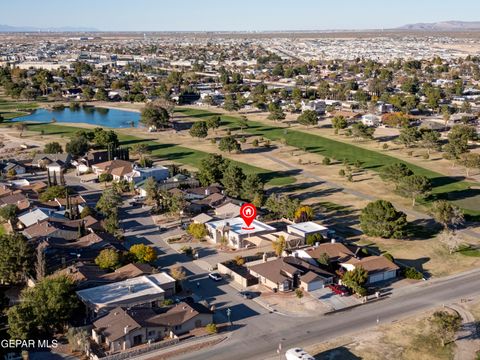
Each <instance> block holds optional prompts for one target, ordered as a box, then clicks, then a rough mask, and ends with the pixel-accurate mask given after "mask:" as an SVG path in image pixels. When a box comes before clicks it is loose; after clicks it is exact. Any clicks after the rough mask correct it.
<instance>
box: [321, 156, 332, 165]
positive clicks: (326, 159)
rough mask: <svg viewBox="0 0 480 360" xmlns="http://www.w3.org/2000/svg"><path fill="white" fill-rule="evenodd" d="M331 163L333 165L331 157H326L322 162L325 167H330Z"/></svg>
mask: <svg viewBox="0 0 480 360" xmlns="http://www.w3.org/2000/svg"><path fill="white" fill-rule="evenodd" d="M331 163H332V161H331V160H330V158H329V157H324V158H323V160H322V164H323V165H330V164H331Z"/></svg>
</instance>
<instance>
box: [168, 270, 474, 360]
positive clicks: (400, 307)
mask: <svg viewBox="0 0 480 360" xmlns="http://www.w3.org/2000/svg"><path fill="white" fill-rule="evenodd" d="M479 295H480V270H477V271H472V272H469V273H465V274H462V275H461V276H457V277H455V278H449V279H443V280H437V281H431V282H425V283H422V284H420V285H419V286H417V287H415V288H412V291H411V292H409V293H404V294H403V295H398V296H394V297H392V298H389V299H385V300H381V301H377V302H375V303H370V304H366V305H362V306H359V307H357V308H354V309H351V310H348V311H344V312H338V313H335V314H332V315H326V316H313V317H312V318H309V319H308V320H306V319H305V318H301V319H300V318H298V319H296V318H285V317H281V316H280V315H275V314H264V315H259V316H256V317H254V318H252V319H249V321H248V322H247V323H246V324H245V325H247V326H245V327H240V328H239V329H237V330H235V331H234V332H233V334H232V336H231V337H230V338H229V339H227V340H225V341H224V342H222V343H220V344H218V345H216V346H214V347H212V348H207V349H204V350H200V351H198V352H195V353H190V354H185V355H183V356H179V357H178V358H176V359H182V360H187V359H189V360H190V359H191V360H193V359H195V360H202V359H209V360H217V359H218V360H224V359H229V360H237V359H238V360H245V359H262V360H264V359H269V358H272V359H273V358H276V359H278V358H279V355H277V353H276V351H277V348H278V345H279V343H281V344H282V349H283V353H284V352H285V350H287V349H289V348H291V347H297V346H300V347H305V346H307V345H310V344H315V343H319V342H322V341H325V340H328V339H332V338H335V337H339V336H342V335H346V334H350V333H355V332H361V331H364V330H366V329H368V328H370V327H374V326H376V325H377V319H378V323H380V324H383V323H389V322H393V321H396V320H399V319H401V318H404V317H406V316H407V315H411V314H413V313H416V312H421V311H424V310H427V309H431V308H434V307H439V306H442V304H449V303H452V302H455V301H459V299H463V298H465V299H466V298H471V297H475V296H479ZM280 358H284V357H280Z"/></svg>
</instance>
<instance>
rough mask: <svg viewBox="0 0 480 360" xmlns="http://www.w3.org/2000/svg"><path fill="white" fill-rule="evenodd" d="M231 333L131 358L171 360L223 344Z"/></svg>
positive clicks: (203, 338) (208, 336) (179, 344)
mask: <svg viewBox="0 0 480 360" xmlns="http://www.w3.org/2000/svg"><path fill="white" fill-rule="evenodd" d="M230 335H231V333H220V334H216V335H207V336H205V337H201V338H198V339H195V338H194V339H191V340H190V339H189V340H184V341H182V342H180V343H178V344H176V345H173V346H169V347H166V348H162V349H158V350H154V351H151V352H149V353H145V354H141V355H138V356H134V357H131V359H136V360H147V359H152V360H153V359H156V360H159V359H171V358H173V357H175V356H179V355H181V354H184V353H187V352H192V351H197V350H200V349H202V348H204V347H207V346H214V345H216V344H219V343H221V342H222V341H224V340H226V339H227V338H229V337H230Z"/></svg>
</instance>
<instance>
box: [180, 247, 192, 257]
mask: <svg viewBox="0 0 480 360" xmlns="http://www.w3.org/2000/svg"><path fill="white" fill-rule="evenodd" d="M180 252H181V253H183V254H185V255H192V254H193V249H192V247H191V246H187V245H185V246H182V247H181V248H180Z"/></svg>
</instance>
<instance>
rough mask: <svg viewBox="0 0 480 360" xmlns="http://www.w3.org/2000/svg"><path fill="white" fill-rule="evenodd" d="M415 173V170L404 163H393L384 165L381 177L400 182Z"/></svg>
mask: <svg viewBox="0 0 480 360" xmlns="http://www.w3.org/2000/svg"><path fill="white" fill-rule="evenodd" d="M410 175H413V171H412V170H410V168H409V167H408V166H407V165H405V164H404V163H393V164H389V165H386V166H384V167H383V169H382V171H381V173H380V177H381V178H382V180H384V181H391V182H394V183H398V182H399V181H400V180H401V179H403V178H404V177H406V176H410Z"/></svg>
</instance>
